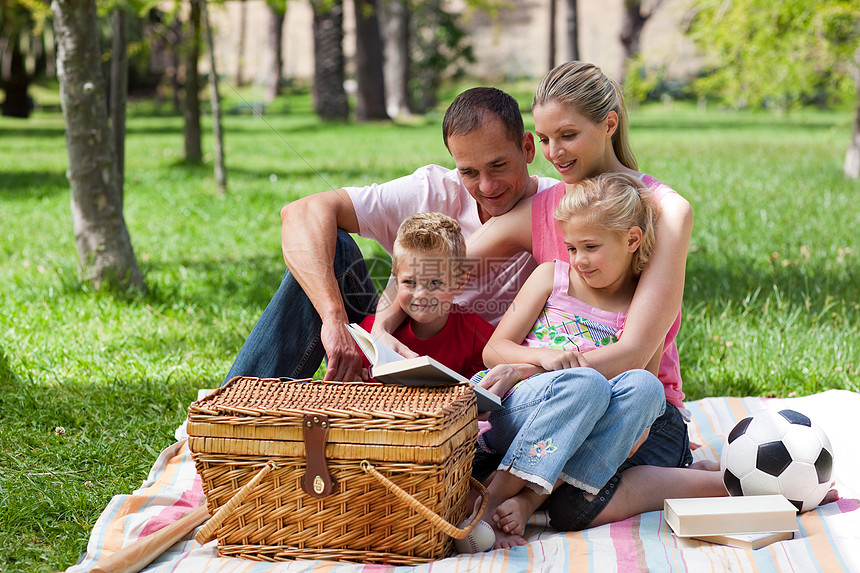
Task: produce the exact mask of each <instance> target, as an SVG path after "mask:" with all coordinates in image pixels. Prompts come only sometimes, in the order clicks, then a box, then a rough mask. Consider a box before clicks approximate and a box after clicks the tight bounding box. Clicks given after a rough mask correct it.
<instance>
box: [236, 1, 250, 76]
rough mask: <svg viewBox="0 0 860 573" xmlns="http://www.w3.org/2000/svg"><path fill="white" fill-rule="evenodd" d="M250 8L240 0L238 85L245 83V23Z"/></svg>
mask: <svg viewBox="0 0 860 573" xmlns="http://www.w3.org/2000/svg"><path fill="white" fill-rule="evenodd" d="M247 19H248V10H247V5H246V4H245V0H239V37H238V39H237V42H236V78H235V80H234V82H235V83H236V86H241V85H244V84H245V70H244V68H245V28H246V27H247V26H246V25H245V23H246V21H247Z"/></svg>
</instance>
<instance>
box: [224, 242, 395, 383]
mask: <svg viewBox="0 0 860 573" xmlns="http://www.w3.org/2000/svg"><path fill="white" fill-rule="evenodd" d="M333 265H334V273H335V278H336V279H337V282H338V285H339V286H340V292H341V296H342V297H343V302H344V306H345V307H346V311H347V315H348V316H349V320H350V322H360V321H361V320H362V319H363V318H364V317H366V316H368V315H370V314H373V312H374V311H375V310H376V303H377V301H378V295H377V293H376V288H375V287H374V286H373V281H371V280H370V274H369V272H368V270H367V265H366V264H365V262H364V258H363V257H362V255H361V251H360V250H359V248H358V245H356V244H355V241H354V240H353V239H352V237H350V235H349V233H347V232H346V231H344V230H343V229H338V230H337V249H336V251H335V257H334V261H333ZM321 328H322V319H321V318H320V316H319V314H317V311H316V309H315V308H314V306H313V304H312V303H311V301H310V299H309V298H308V297H307V295H306V294H305V292H304V291H303V290H302V287H301V286H299V283H298V282H297V281H296V279H295V278H293V275H292V274H291V273H290V271H289V269H288V270H287V271H286V272H285V273H284V278H283V280H281V286H280V287H279V288H278V291H277V292H276V293H275V296H273V297H272V300H271V301H270V302H269V305H268V306H267V307H266V310H264V311H263V314H262V315H261V316H260V319H259V320H258V321H257V324H256V326H254V329H253V330H252V331H251V334H250V335H248V338H247V340H245V344H244V345H243V346H242V350H240V351H239V354H238V355H237V356H236V360H235V361H234V362H233V366H231V367H230V371H229V372H228V373H227V377H226V378H224V384H226V383H227V382H228V381H230V380H231V379H232V378H233V377H235V376H251V377H259V378H278V377H284V376H285V377H289V378H310V377H311V376H313V375H314V373H315V372H316V370H317V368H319V365H320V362H322V359H323V357H324V356H325V348H323V345H322V341H321V340H320V329H321Z"/></svg>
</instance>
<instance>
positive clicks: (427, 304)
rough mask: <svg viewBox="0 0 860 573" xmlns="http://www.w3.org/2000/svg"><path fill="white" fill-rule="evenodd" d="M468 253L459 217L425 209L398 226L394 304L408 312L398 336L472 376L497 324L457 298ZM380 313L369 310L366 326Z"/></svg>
mask: <svg viewBox="0 0 860 573" xmlns="http://www.w3.org/2000/svg"><path fill="white" fill-rule="evenodd" d="M465 255H466V241H465V240H464V238H463V234H462V232H461V231H460V225H459V224H458V223H457V222H456V221H455V220H454V219H452V218H451V217H448V216H446V215H443V214H441V213H435V212H431V213H419V214H417V215H413V216H411V217H409V218H408V219H406V220H405V221H403V223H401V225H400V228H399V229H398V230H397V238H396V239H395V240H394V249H393V254H392V261H391V274H392V276H393V277H394V279H395V282H396V286H397V298H396V299H395V301H394V303H393V304H398V305H400V308H402V309H403V312H405V313H406V315H407V317H406V319H405V320H404V321H403V324H401V325H400V326H399V327H398V328H397V330H395V331H394V337H395V338H397V339H398V340H399V341H400V342H402V343H403V344H405V345H406V346H408V347H409V348H410V349H412V350H413V351H414V352H416V353H418V354H419V355H427V356H430V357H431V358H435V359H436V360H438V361H439V362H441V363H442V364H444V365H445V366H447V367H448V368H450V369H452V370H454V371H456V372H459V373H460V374H462V375H463V376H465V377H466V378H470V377H471V376H472V375H473V374H474V373H475V372H478V371H479V370H483V369H484V361H483V359H482V357H481V354H482V353H483V350H484V345H485V344H486V343H487V341H488V340H489V339H490V336H491V335H492V334H493V327H492V326H491V325H490V324H489V323H488V322H487V321H485V320H484V319H482V318H481V317H479V316H478V315H476V314H474V313H472V312H469V311H468V310H466V309H464V308H462V307H460V306H458V305H456V304H454V302H453V300H454V297H455V296H456V295H458V294H460V293H461V292H462V290H463V287H464V285H465V284H466V279H467V277H466V272H465V266H464V260H463V259H464V257H465ZM374 318H375V317H374V316H368V317H367V318H365V319H364V320H363V321H362V322H361V326H362V327H363V328H364V329H365V330H367V331H368V332H370V330H371V328H372V327H373V321H374ZM365 366H367V364H365Z"/></svg>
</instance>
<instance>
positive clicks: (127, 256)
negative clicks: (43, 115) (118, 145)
mask: <svg viewBox="0 0 860 573" xmlns="http://www.w3.org/2000/svg"><path fill="white" fill-rule="evenodd" d="M51 7H52V10H53V13H54V30H55V33H56V36H57V77H58V79H59V81H60V96H61V105H62V108H63V116H64V117H65V121H66V148H67V150H68V154H69V169H68V172H67V176H68V179H69V184H70V187H71V196H72V200H71V205H72V225H73V229H74V233H75V243H76V246H77V250H78V259H79V261H80V266H81V275H82V278H83V279H84V280H85V281H88V282H92V284H93V285H94V286H96V287H97V288H101V287H104V286H117V287H143V286H144V283H143V275H142V274H141V272H140V269H139V268H138V266H137V260H136V259H135V256H134V251H133V250H132V247H131V239H130V237H129V234H128V229H127V227H126V225H125V218H124V217H123V212H122V196H121V193H120V191H119V189H118V187H117V180H118V178H117V167H116V161H115V153H114V149H113V144H112V141H113V140H112V139H111V134H110V128H109V127H108V118H107V102H106V101H105V99H106V96H105V80H104V76H103V73H102V69H101V49H100V47H99V35H98V16H97V13H96V5H95V1H94V0H53V2H52V4H51Z"/></svg>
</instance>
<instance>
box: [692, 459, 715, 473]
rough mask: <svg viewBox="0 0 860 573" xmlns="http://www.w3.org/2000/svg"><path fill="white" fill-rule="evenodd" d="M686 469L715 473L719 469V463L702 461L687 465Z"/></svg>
mask: <svg viewBox="0 0 860 573" xmlns="http://www.w3.org/2000/svg"><path fill="white" fill-rule="evenodd" d="M687 468H689V469H691V470H706V471H709V472H716V471H719V469H720V462H715V461H714V460H702V461H700V462H693V463H692V464H690V465H688V466H687Z"/></svg>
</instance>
